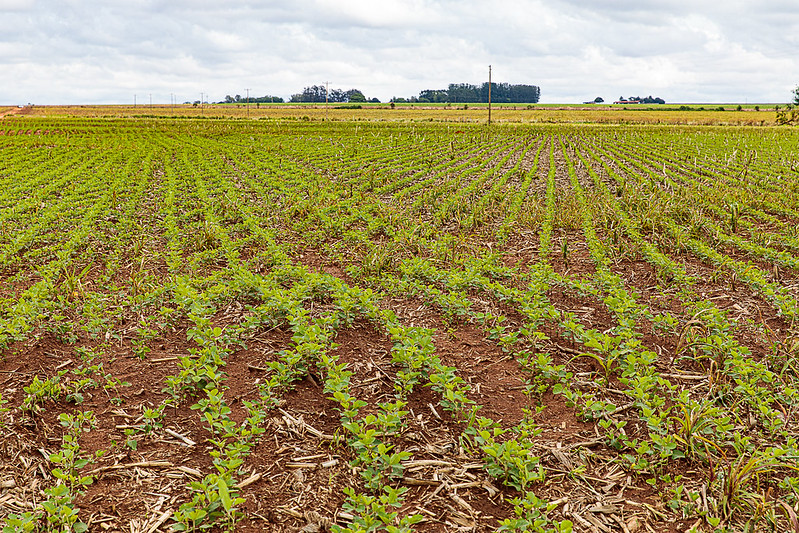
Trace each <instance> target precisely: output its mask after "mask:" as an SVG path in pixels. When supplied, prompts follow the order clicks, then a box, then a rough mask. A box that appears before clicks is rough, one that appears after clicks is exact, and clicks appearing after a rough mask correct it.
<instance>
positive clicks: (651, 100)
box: [619, 95, 666, 104]
mask: <svg viewBox="0 0 799 533" xmlns="http://www.w3.org/2000/svg"><path fill="white" fill-rule="evenodd" d="M619 101H620V102H639V103H641V104H665V103H666V101H665V100H664V99H663V98H658V97H655V98H653V97H652V96H651V95H650V96H647V97H646V98H641V97H640V96H631V97H629V98H625V97H623V96H619Z"/></svg>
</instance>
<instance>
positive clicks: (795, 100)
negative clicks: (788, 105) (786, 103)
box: [793, 85, 799, 105]
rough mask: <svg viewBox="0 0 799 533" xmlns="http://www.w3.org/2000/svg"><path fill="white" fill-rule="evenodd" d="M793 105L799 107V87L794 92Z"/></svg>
mask: <svg viewBox="0 0 799 533" xmlns="http://www.w3.org/2000/svg"><path fill="white" fill-rule="evenodd" d="M793 103H794V104H796V105H799V85H797V86H796V89H794V90H793Z"/></svg>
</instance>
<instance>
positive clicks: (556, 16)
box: [0, 0, 799, 104]
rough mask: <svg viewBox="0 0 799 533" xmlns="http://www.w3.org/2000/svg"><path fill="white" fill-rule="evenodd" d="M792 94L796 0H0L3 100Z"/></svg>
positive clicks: (745, 97)
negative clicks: (472, 91)
mask: <svg viewBox="0 0 799 533" xmlns="http://www.w3.org/2000/svg"><path fill="white" fill-rule="evenodd" d="M489 64H491V65H492V66H493V80H494V81H496V82H509V83H527V84H533V85H538V86H540V87H541V102H542V103H568V102H579V101H583V100H590V99H593V98H594V97H596V96H602V97H604V98H605V100H613V99H616V98H618V97H619V96H622V95H623V96H638V95H640V96H647V95H653V96H660V97H662V98H664V99H665V100H666V101H668V102H724V103H727V102H742V103H743V102H749V103H754V102H786V101H788V100H789V98H790V95H791V94H790V93H791V90H792V89H793V87H795V86H796V85H797V84H799V1H797V0H758V1H757V2H755V1H754V0H746V1H744V0H725V1H724V2H717V1H710V0H658V1H651V0H605V1H596V0H541V1H538V0H494V1H491V0H458V1H456V0H281V1H270V0H265V1H261V2H255V1H250V2H248V1H242V0H239V1H236V2H229V1H225V0H191V1H189V0H127V1H125V2H122V1H116V0H104V1H100V0H0V81H2V83H0V104H17V103H27V102H33V103H38V104H56V103H72V104H74V103H132V102H133V99H134V95H136V98H137V100H138V102H139V103H146V102H148V101H149V98H150V95H152V100H153V103H169V101H170V98H171V96H170V95H171V94H175V95H176V97H177V99H178V101H181V102H182V101H187V100H197V99H199V98H200V94H201V92H202V93H205V94H206V95H209V96H208V98H209V99H210V100H212V101H218V100H221V99H223V98H224V97H225V95H226V94H231V95H235V94H241V95H242V96H244V95H245V94H246V89H247V88H249V89H250V95H252V96H262V95H266V94H274V95H277V96H283V97H285V98H287V97H289V96H290V95H291V94H293V93H297V92H301V91H302V89H303V87H306V86H309V85H314V84H319V85H322V84H324V83H325V82H326V81H329V82H330V87H331V89H332V88H340V89H345V90H346V89H350V88H358V89H360V90H362V91H363V92H364V93H365V94H366V96H367V97H370V98H371V97H377V98H380V99H381V100H383V101H385V100H387V99H389V98H391V97H392V96H403V97H408V96H413V95H418V93H419V91H421V90H422V89H436V88H446V86H447V84H449V83H460V82H468V83H475V84H479V83H482V82H483V81H487V76H488V65H489Z"/></svg>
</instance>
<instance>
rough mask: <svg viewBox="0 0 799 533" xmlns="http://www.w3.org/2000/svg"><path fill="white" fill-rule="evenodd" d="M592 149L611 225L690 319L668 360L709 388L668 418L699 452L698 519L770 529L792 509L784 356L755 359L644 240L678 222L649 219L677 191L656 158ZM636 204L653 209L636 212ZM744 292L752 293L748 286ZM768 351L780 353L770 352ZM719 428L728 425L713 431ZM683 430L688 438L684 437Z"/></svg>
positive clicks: (680, 495)
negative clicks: (765, 488) (695, 372)
mask: <svg viewBox="0 0 799 533" xmlns="http://www.w3.org/2000/svg"><path fill="white" fill-rule="evenodd" d="M616 135H618V134H616ZM603 140H605V139H603ZM597 144H599V143H597V142H596V139H595V138H594V139H590V141H586V142H585V144H584V148H583V149H584V152H583V154H584V155H581V156H580V158H581V160H582V161H583V163H584V164H585V166H586V168H588V169H589V172H590V173H591V174H592V176H593V177H594V180H595V183H596V184H597V187H598V188H599V189H600V190H604V193H605V195H607V197H608V198H615V202H616V203H617V206H618V212H619V223H620V224H621V226H622V227H623V229H624V232H625V234H626V236H627V238H628V239H629V240H630V241H631V242H632V243H633V245H634V246H635V247H636V248H637V250H638V251H639V253H641V255H642V256H643V257H644V258H645V259H646V260H647V261H648V262H650V263H651V264H652V265H653V268H656V269H658V270H659V271H660V272H661V273H662V274H663V277H664V278H665V279H669V278H671V279H672V280H673V285H674V288H677V289H679V298H680V300H681V302H682V304H683V307H684V309H685V311H686V312H687V316H690V317H691V320H690V321H689V322H687V323H684V324H682V328H681V330H680V333H681V339H680V345H679V346H678V349H680V352H679V353H677V354H675V356H678V357H680V358H682V359H683V360H686V362H690V363H692V364H693V365H698V366H699V367H700V368H705V369H706V372H707V374H708V377H707V383H705V382H700V384H698V386H697V388H696V389H695V392H694V394H696V393H699V394H700V398H699V399H698V400H693V399H692V400H691V402H692V404H693V405H690V404H686V405H685V406H681V407H680V412H682V415H679V416H678V417H676V418H675V416H674V415H671V420H672V422H673V423H674V430H673V432H674V434H675V436H677V437H678V441H677V442H678V443H682V442H683V441H685V442H693V444H692V445H691V447H692V448H694V449H700V450H701V453H700V454H697V453H696V451H694V452H692V453H691V454H690V455H689V458H690V459H692V460H693V461H695V462H698V463H699V464H702V465H704V468H706V469H707V478H708V479H707V482H706V485H707V486H709V487H710V488H711V489H714V488H715V489H716V490H717V491H718V492H717V496H716V498H715V499H714V500H713V501H714V502H715V506H711V507H710V508H709V509H707V510H705V511H703V512H706V513H708V514H706V515H705V518H706V520H708V521H710V522H711V523H717V522H718V521H720V520H732V519H737V520H741V519H742V516H747V515H748V516H751V517H752V518H751V520H750V522H751V523H750V525H749V526H748V527H754V526H755V525H756V524H758V523H764V524H765V523H771V524H775V523H776V520H777V518H776V515H777V514H778V513H779V512H780V509H781V506H782V505H783V504H784V505H787V506H789V507H790V506H794V505H796V502H797V480H798V478H797V477H796V475H795V472H793V469H792V465H794V464H795V457H796V453H797V449H796V441H795V437H794V436H793V434H792V431H791V428H790V417H789V416H786V415H787V414H789V413H791V412H792V411H793V409H795V406H796V403H797V390H798V389H797V380H796V377H797V376H796V369H795V368H794V365H792V364H791V361H790V358H791V354H790V353H785V352H782V353H781V354H780V355H781V357H782V358H783V360H782V361H781V362H780V361H773V360H769V359H768V358H764V355H766V356H767V355H769V354H763V353H755V354H753V353H752V350H751V349H750V348H749V347H748V346H746V345H745V344H741V342H740V337H739V336H737V335H739V334H740V332H741V330H742V328H739V327H737V325H736V324H734V323H733V322H732V320H731V319H730V318H729V317H728V316H727V314H726V313H725V312H723V311H721V310H720V309H719V308H718V307H717V306H716V304H715V303H714V302H712V301H709V300H707V299H706V298H705V297H704V295H702V294H699V293H698V292H697V291H695V290H693V289H692V285H694V284H695V283H696V282H697V281H699V280H697V279H696V278H693V277H692V276H691V275H688V274H687V273H686V269H685V268H684V266H683V265H682V264H681V263H680V261H679V258H675V257H674V256H672V255H668V254H664V253H662V252H661V251H660V250H659V249H658V245H657V240H655V239H652V238H651V235H652V234H653V233H657V232H659V231H663V229H664V227H665V228H667V229H668V228H669V227H672V228H673V227H675V226H676V223H675V222H674V221H673V220H668V219H666V220H664V219H656V218H655V217H653V216H652V215H653V213H658V207H660V209H663V212H665V213H669V206H671V208H674V204H673V203H671V204H670V202H675V200H674V199H673V197H672V195H678V194H679V193H678V192H674V191H675V190H676V188H677V187H678V186H679V184H678V183H676V182H670V185H671V187H672V188H664V187H663V180H667V179H669V176H668V173H667V172H662V173H660V174H659V175H658V174H656V173H654V172H653V171H652V170H651V169H652V167H655V168H659V167H660V165H659V163H660V161H652V160H648V157H647V155H646V152H642V150H638V151H636V152H635V154H631V153H625V154H624V157H622V156H620V155H618V153H619V152H620V151H621V148H619V146H620V145H621V146H623V145H624V143H623V142H621V143H620V142H618V138H614V139H613V141H612V142H608V143H607V144H606V145H605V146H604V147H597ZM654 151H655V152H657V150H654ZM653 157H656V156H653ZM642 161H643V162H642ZM600 176H601V178H600ZM608 183H611V184H612V186H613V189H614V192H615V194H614V195H611V191H610V189H609V188H608V187H607V184H608ZM680 202H681V203H680V205H686V203H692V204H693V205H696V204H700V205H701V203H702V199H701V197H700V196H699V195H697V196H696V197H694V198H685V197H682V198H681V200H680ZM643 205H648V206H654V207H653V208H651V209H649V210H647V209H640V206H643ZM689 205H690V204H689ZM642 213H646V216H642V215H641V214H642ZM669 214H670V213H669ZM666 216H668V215H666ZM664 218H665V216H664ZM674 218H675V219H676V220H680V218H679V217H674ZM647 237H649V238H647ZM661 242H662V241H661ZM688 248H689V249H690V250H691V251H693V252H696V253H697V256H699V257H700V258H702V257H703V255H702V253H701V250H710V253H711V254H718V252H715V250H713V248H712V247H711V246H709V245H707V244H704V243H701V242H700V241H699V240H698V239H695V238H694V239H693V240H692V241H691V242H689V246H688ZM718 256H720V254H718ZM728 261H729V260H728ZM727 264H729V263H727ZM742 280H743V281H744V282H746V281H747V278H745V277H743V276H742ZM752 286H753V288H755V289H756V288H757V285H756V284H754V283H753V284H752ZM764 299H765V298H764ZM778 301H779V300H778ZM780 303H783V304H784V303H785V301H784V300H782V301H780ZM777 308H778V310H779V309H780V308H779V307H777ZM791 311H792V310H791V306H788V305H786V306H785V308H784V312H785V313H786V314H788V313H790V312H791ZM789 316H790V315H789ZM743 331H746V329H745V328H744V329H743ZM772 349H774V350H778V349H779V348H778V347H776V346H773V347H772ZM777 353H779V352H777ZM786 357H787V360H786V359H785V358H786ZM777 359H779V357H778V358H777ZM775 362H777V363H778V364H774V363H775ZM693 402H698V403H695V404H694V403H693ZM672 411H674V408H672ZM719 423H721V424H722V425H726V426H728V427H726V428H719V426H718V424H719ZM689 428H690V434H691V438H687V437H688V431H689ZM711 428H712V429H711ZM722 429H725V430H724V431H722ZM755 429H757V430H756V431H755ZM711 435H712V436H711ZM760 478H770V479H772V480H773V482H774V484H775V485H777V486H778V487H779V492H780V494H779V495H780V497H781V498H782V499H781V500H780V499H775V500H774V501H772V503H771V504H764V503H763V502H764V501H765V500H764V499H763V497H764V493H763V492H762V491H759V490H757V488H756V487H753V480H757V479H760ZM674 487H675V488H674V490H675V498H673V499H672V503H673V506H674V507H677V508H679V509H681V510H682V512H683V513H684V514H686V515H688V514H689V513H692V512H693V513H695V512H696V510H697V509H698V508H699V507H698V506H697V505H696V502H697V501H699V499H700V498H699V493H698V492H697V491H696V490H695V489H694V490H691V489H690V488H684V487H683V485H679V484H676V483H675V485H674ZM709 511H712V513H711V512H709ZM730 527H732V526H730Z"/></svg>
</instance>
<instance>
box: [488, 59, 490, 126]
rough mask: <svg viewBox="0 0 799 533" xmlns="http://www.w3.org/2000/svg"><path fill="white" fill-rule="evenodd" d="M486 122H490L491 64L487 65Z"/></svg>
mask: <svg viewBox="0 0 799 533" xmlns="http://www.w3.org/2000/svg"><path fill="white" fill-rule="evenodd" d="M488 123H489V124H491V65H488Z"/></svg>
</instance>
